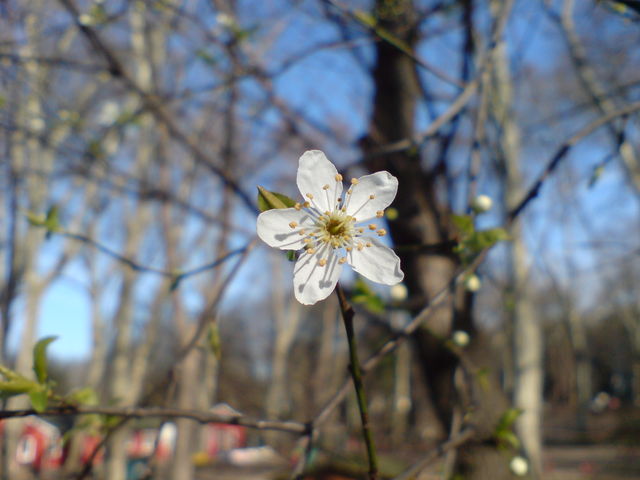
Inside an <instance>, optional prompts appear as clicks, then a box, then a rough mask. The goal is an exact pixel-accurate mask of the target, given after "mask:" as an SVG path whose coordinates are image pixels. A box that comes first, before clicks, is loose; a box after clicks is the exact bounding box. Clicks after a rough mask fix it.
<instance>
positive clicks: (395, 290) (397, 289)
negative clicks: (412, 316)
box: [389, 283, 409, 302]
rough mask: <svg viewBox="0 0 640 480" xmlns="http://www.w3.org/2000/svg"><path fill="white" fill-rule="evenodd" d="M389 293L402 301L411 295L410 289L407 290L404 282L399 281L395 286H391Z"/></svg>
mask: <svg viewBox="0 0 640 480" xmlns="http://www.w3.org/2000/svg"><path fill="white" fill-rule="evenodd" d="M389 293H390V294H391V299H392V300H394V301H396V302H402V301H403V300H406V299H407V296H408V295H409V291H408V290H407V287H406V286H405V284H404V283H398V284H396V285H394V286H393V287H391V290H390V292H389Z"/></svg>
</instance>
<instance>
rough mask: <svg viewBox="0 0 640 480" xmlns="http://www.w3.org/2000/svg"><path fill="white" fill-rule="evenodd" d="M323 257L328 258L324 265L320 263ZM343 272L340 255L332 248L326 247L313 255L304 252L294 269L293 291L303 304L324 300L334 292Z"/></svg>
mask: <svg viewBox="0 0 640 480" xmlns="http://www.w3.org/2000/svg"><path fill="white" fill-rule="evenodd" d="M327 250H328V257H327V253H326V252H327ZM321 258H326V260H327V264H326V265H325V266H324V267H321V266H320V264H319V263H318V262H319V260H320V259H321ZM341 272H342V265H340V264H339V263H338V256H337V255H335V254H334V253H333V250H332V249H326V248H325V249H322V250H320V251H319V252H317V253H315V254H313V255H309V254H308V253H303V254H302V255H301V256H300V258H299V259H298V261H297V262H296V266H295V268H294V269H293V292H294V294H295V296H296V300H298V301H299V302H300V303H302V304H303V305H313V304H314V303H316V302H318V301H320V300H324V299H325V298H327V297H328V296H329V295H330V294H331V292H333V289H334V288H335V287H336V283H338V279H339V278H340V273H341Z"/></svg>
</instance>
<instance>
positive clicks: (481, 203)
mask: <svg viewBox="0 0 640 480" xmlns="http://www.w3.org/2000/svg"><path fill="white" fill-rule="evenodd" d="M492 206H493V200H491V197H489V196H487V195H478V196H477V197H476V198H475V200H474V201H473V203H472V204H471V208H473V210H474V211H475V212H476V213H484V212H488V211H489V210H491V207H492Z"/></svg>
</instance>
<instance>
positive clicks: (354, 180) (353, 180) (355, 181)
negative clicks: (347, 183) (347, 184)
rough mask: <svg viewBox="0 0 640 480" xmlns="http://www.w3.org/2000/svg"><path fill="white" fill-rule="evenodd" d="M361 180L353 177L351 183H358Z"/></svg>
mask: <svg viewBox="0 0 640 480" xmlns="http://www.w3.org/2000/svg"><path fill="white" fill-rule="evenodd" d="M358 182H359V180H358V179H357V178H352V179H351V185H357V184H358Z"/></svg>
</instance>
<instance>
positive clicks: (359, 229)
mask: <svg viewBox="0 0 640 480" xmlns="http://www.w3.org/2000/svg"><path fill="white" fill-rule="evenodd" d="M356 230H358V233H364V228H362V227H358V228H357V229H356Z"/></svg>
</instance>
